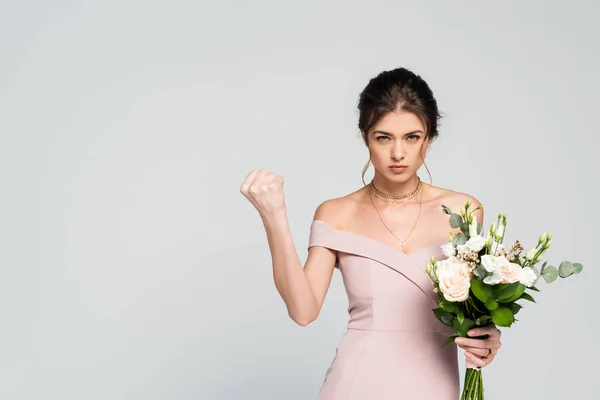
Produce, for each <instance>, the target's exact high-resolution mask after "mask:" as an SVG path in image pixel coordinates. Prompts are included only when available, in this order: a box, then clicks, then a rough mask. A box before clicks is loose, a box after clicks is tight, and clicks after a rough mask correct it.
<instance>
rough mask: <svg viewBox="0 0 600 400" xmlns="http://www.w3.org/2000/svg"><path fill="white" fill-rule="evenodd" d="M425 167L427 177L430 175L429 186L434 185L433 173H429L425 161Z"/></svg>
mask: <svg viewBox="0 0 600 400" xmlns="http://www.w3.org/2000/svg"><path fill="white" fill-rule="evenodd" d="M423 165H424V166H425V169H426V170H427V175H429V184H430V185H433V178H432V177H431V172H430V171H429V168H427V164H426V163H425V161H423Z"/></svg>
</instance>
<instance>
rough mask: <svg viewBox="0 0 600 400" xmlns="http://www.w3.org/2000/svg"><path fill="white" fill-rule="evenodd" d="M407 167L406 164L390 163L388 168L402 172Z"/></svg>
mask: <svg viewBox="0 0 600 400" xmlns="http://www.w3.org/2000/svg"><path fill="white" fill-rule="evenodd" d="M407 168H408V165H390V169H391V170H392V171H393V172H397V173H400V172H404V171H406V169H407Z"/></svg>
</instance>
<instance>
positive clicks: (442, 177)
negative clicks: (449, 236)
mask: <svg viewBox="0 0 600 400" xmlns="http://www.w3.org/2000/svg"><path fill="white" fill-rule="evenodd" d="M502 3H503V4H498V3H497V2H495V3H494V4H491V3H490V4H486V5H481V4H480V2H466V1H454V2H441V1H440V2H414V1H413V2H399V1H389V2H384V1H371V2H368V5H367V2H357V1H354V2H349V1H343V2H342V1H335V2H334V1H328V2H316V1H304V2H278V1H252V2H250V1H246V2H243V1H235V2H233V1H220V2H216V1H215V2H197V1H196V2H194V1H187V2H184V1H168V2H167V1H132V0H127V1H124V0H120V1H114V0H111V1H102V2H100V1H94V2H93V1H87V2H78V1H65V0H60V1H59V0H57V1H53V2H44V1H18V2H17V1H6V0H2V1H0V46H1V52H0V58H1V62H0V88H1V90H0V116H1V117H0V135H1V142H0V177H1V184H2V196H0V218H1V219H0V221H1V227H0V234H1V236H0V249H1V252H0V271H1V275H0V398H2V399H7V400H21V399H28V400H29V399H36V400H37V399H44V400H51V399H61V400H71V399H77V400H80V399H86V400H96V399H102V400H112V399H127V400H133V399H136V400H137V399H144V400H154V399H260V400H266V399H290V400H291V399H302V400H304V399H313V398H315V396H316V392H317V390H318V388H319V386H320V384H321V381H322V378H323V375H324V373H325V370H326V368H327V367H328V365H329V362H330V361H331V359H332V357H333V353H334V349H335V347H336V345H337V343H338V341H339V339H340V338H341V335H342V333H343V331H344V329H345V323H346V318H347V315H346V306H347V303H346V297H345V293H344V290H343V286H342V282H341V279H340V275H339V272H336V274H335V276H334V279H333V282H332V287H331V290H330V292H329V295H328V297H327V300H326V302H325V305H324V308H323V311H322V314H321V316H320V318H319V319H318V320H317V321H316V322H315V323H313V324H311V325H309V326H308V327H304V328H302V327H299V326H296V325H295V324H294V323H293V322H292V321H291V320H290V319H289V318H288V317H287V315H286V311H285V308H284V305H283V302H282V301H281V300H280V298H279V297H278V294H277V292H276V291H275V288H274V285H273V281H272V273H271V265H270V257H269V253H268V247H267V243H266V238H265V235H264V230H263V227H262V224H261V223H260V219H259V218H258V215H257V213H256V212H255V210H254V209H253V208H252V207H251V205H250V203H248V202H247V201H246V200H245V199H244V198H243V197H242V195H241V194H240V193H239V191H238V190H239V185H240V184H241V182H242V180H243V179H244V177H245V176H246V174H247V173H248V172H249V171H250V170H251V169H253V168H267V169H270V170H272V171H274V172H276V173H278V174H281V175H282V176H283V177H284V180H285V190H286V199H287V203H288V207H289V218H290V222H291V226H292V229H293V234H294V237H295V241H296V245H297V249H298V252H299V254H300V256H301V258H302V259H304V258H305V256H306V254H307V252H306V245H307V243H308V228H309V225H310V222H311V219H312V215H313V212H314V209H315V207H316V206H317V205H318V204H319V203H320V202H321V201H323V200H325V199H327V198H331V197H337V196H341V195H344V194H346V193H348V192H350V191H353V190H355V189H357V188H358V187H359V186H360V185H361V181H360V173H361V169H362V167H363V165H364V163H365V162H366V159H367V152H366V149H365V148H364V146H363V144H362V142H361V139H360V138H359V136H358V132H357V128H356V123H357V113H356V111H355V106H356V101H357V96H358V93H359V92H360V90H361V89H362V88H363V87H364V85H366V83H367V82H368V80H369V79H370V78H371V77H372V76H374V75H376V74H377V73H378V72H380V71H381V70H384V69H392V68H395V67H397V66H405V67H408V68H411V69H413V70H414V71H415V72H417V73H419V74H421V75H422V76H423V77H424V78H425V79H426V80H427V81H428V82H429V83H430V85H431V87H432V88H433V90H434V93H435V94H436V96H437V98H438V101H439V104H440V107H441V109H442V111H443V112H444V114H445V118H444V119H443V120H442V125H441V127H440V129H441V135H440V138H439V140H438V141H437V142H436V143H435V145H434V146H433V148H432V151H431V153H430V157H429V160H428V165H429V166H430V169H431V171H432V174H433V184H434V185H438V186H442V187H448V188H452V189H455V190H459V191H465V192H468V193H470V194H472V195H473V196H475V197H477V198H478V199H479V200H480V201H481V202H482V203H483V204H484V205H485V207H486V221H485V222H486V226H487V224H488V223H490V222H491V221H492V220H493V219H495V216H496V214H497V213H498V212H503V213H506V214H507V215H508V217H509V229H508V233H507V239H508V240H510V241H512V240H514V239H516V238H517V237H519V238H520V239H522V240H523V241H525V243H526V244H533V243H534V242H535V241H536V240H537V237H538V235H539V234H541V233H542V232H543V231H545V230H552V231H553V232H554V238H555V239H554V243H553V246H552V248H551V249H550V251H549V253H548V259H549V260H551V261H552V262H556V263H557V262H560V261H562V260H563V259H569V260H575V261H580V262H582V263H583V264H584V265H585V267H586V268H587V269H586V270H584V274H583V275H581V276H577V277H575V278H572V279H571V280H567V281H562V282H555V283H553V284H552V285H551V286H549V285H545V284H543V283H542V284H541V285H540V288H541V289H542V292H541V293H539V294H538V295H537V297H536V298H537V300H538V304H535V305H534V304H531V305H530V304H526V308H525V309H524V310H522V311H521V313H520V314H519V316H520V321H519V322H518V323H517V324H516V325H515V326H514V327H513V328H511V329H510V330H506V329H505V330H504V335H503V347H502V349H501V351H500V354H499V355H498V357H497V358H496V360H495V361H494V363H493V364H492V365H490V366H489V367H487V368H486V369H485V370H484V377H485V382H486V385H487V390H488V396H487V398H488V399H489V400H495V399H506V398H511V399H565V398H578V397H585V398H589V395H590V394H591V393H592V391H593V390H594V389H595V388H597V382H595V374H593V373H592V371H593V370H594V369H595V368H596V365H597V361H598V356H599V355H600V354H599V351H598V346H597V340H596V337H597V322H596V321H595V318H596V317H595V315H596V312H595V310H596V304H595V301H593V298H594V295H593V293H594V292H595V290H596V288H597V286H596V284H597V281H598V278H599V275H598V273H597V270H596V265H595V257H596V255H597V244H596V243H597V237H598V233H597V232H598V226H599V222H600V221H599V218H598V214H597V205H596V204H597V202H598V197H597V191H596V189H595V188H594V185H597V183H598V178H597V172H598V168H597V165H596V163H595V156H596V153H597V148H596V145H595V143H597V140H598V139H597V126H598V125H597V115H598V111H597V108H598V101H597V97H596V95H597V93H598V91H599V90H600V79H599V78H598V75H597V71H598V70H600V60H599V56H598V54H599V51H598V50H599V49H598V37H599V36H600V30H599V28H598V25H597V18H596V16H597V15H598V12H600V6H598V3H597V2H593V1H587V2H586V1H576V2H569V3H567V2H559V1H553V2H550V1H544V2H542V1H529V2H517V1H508V2H502ZM369 176H370V175H368V177H369ZM421 177H422V178H423V179H424V180H425V181H429V178H428V176H427V174H426V173H425V171H423V173H422V174H421ZM460 366H461V377H462V367H463V366H464V358H463V356H462V355H461V359H460ZM433 379H434V377H432V380H433Z"/></svg>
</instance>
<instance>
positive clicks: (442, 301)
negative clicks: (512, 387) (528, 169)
mask: <svg viewBox="0 0 600 400" xmlns="http://www.w3.org/2000/svg"><path fill="white" fill-rule="evenodd" d="M470 207H471V200H469V201H467V203H466V204H465V206H464V207H463V208H462V209H461V211H460V214H456V213H453V212H452V211H451V210H450V209H449V208H448V207H446V206H442V209H443V212H444V213H446V214H448V215H450V226H451V227H452V228H454V229H460V232H458V233H456V234H454V235H452V234H451V235H450V239H449V241H448V243H446V244H444V245H443V246H442V251H443V253H444V255H445V256H446V257H447V258H446V259H444V260H441V261H437V260H436V259H435V257H432V258H431V259H430V260H429V261H428V262H427V266H426V271H427V274H428V275H429V277H430V278H431V281H432V283H433V287H434V288H433V290H434V292H435V293H436V294H437V298H438V307H437V308H435V309H434V310H433V312H434V314H435V316H436V317H437V319H438V320H439V321H441V322H442V323H443V324H445V325H448V326H450V327H453V328H454V329H455V331H456V333H455V334H453V335H451V336H450V337H449V338H448V339H447V340H446V342H445V343H444V345H447V344H449V343H452V342H454V339H456V338H457V337H459V336H460V337H467V332H468V331H469V330H470V329H471V328H475V327H478V326H493V325H495V326H501V327H510V326H511V325H512V324H513V323H514V322H515V321H517V319H516V318H515V315H516V314H517V313H518V312H519V310H520V309H521V308H522V305H521V304H518V303H517V301H519V300H527V301H531V302H535V300H534V298H533V297H532V296H531V294H530V293H528V292H527V291H528V290H530V291H538V292H539V290H538V289H537V288H536V287H535V284H536V283H537V281H538V279H539V278H540V277H542V278H543V279H544V280H545V281H546V283H551V282H553V281H554V280H556V279H557V278H558V277H559V276H560V277H561V278H567V277H569V276H571V275H573V274H578V273H580V272H581V271H582V269H583V266H582V265H581V264H579V263H573V262H569V261H563V262H562V263H560V265H559V267H558V268H556V267H554V266H552V265H548V262H544V263H543V264H542V265H541V267H540V268H539V269H538V268H537V267H536V266H537V265H538V263H539V262H540V261H541V260H542V257H543V255H544V252H545V251H546V250H548V248H549V247H550V244H551V243H552V233H551V232H550V233H548V232H546V233H544V234H542V235H541V236H540V237H539V239H538V243H537V244H536V245H535V246H533V247H531V248H530V249H529V250H528V251H527V252H526V253H525V254H523V253H524V249H525V248H524V246H523V244H522V243H521V242H520V241H519V240H517V241H516V242H515V243H514V244H513V245H512V246H511V247H510V248H509V247H506V246H505V245H504V244H503V241H504V235H505V233H506V216H505V215H502V214H499V215H498V221H497V222H494V223H492V224H490V227H489V229H488V230H487V234H486V236H485V237H484V236H482V231H483V226H482V225H481V224H479V223H477V220H476V219H475V217H474V213H475V211H477V210H478V209H480V208H481V206H479V207H477V208H475V209H473V210H471V209H470ZM483 396H484V388H483V379H482V375H481V369H480V368H477V367H472V366H469V365H467V371H466V374H465V380H464V385H463V391H462V396H461V400H474V399H477V400H482V399H483V398H484V397H483Z"/></svg>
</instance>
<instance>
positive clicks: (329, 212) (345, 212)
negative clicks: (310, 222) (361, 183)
mask: <svg viewBox="0 0 600 400" xmlns="http://www.w3.org/2000/svg"><path fill="white" fill-rule="evenodd" d="M362 192H363V189H358V190H356V191H355V192H352V193H349V194H347V195H344V196H341V197H336V198H332V199H327V200H325V201H323V202H322V203H321V204H319V206H318V207H317V209H316V210H315V215H314V219H315V220H321V221H323V222H326V223H327V224H329V225H331V226H333V227H335V228H340V229H341V228H343V227H344V224H345V222H346V221H348V219H349V217H350V216H352V215H353V214H354V213H356V211H357V210H358V209H360V208H361V207H364V204H363V203H364V202H363V196H362Z"/></svg>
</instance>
